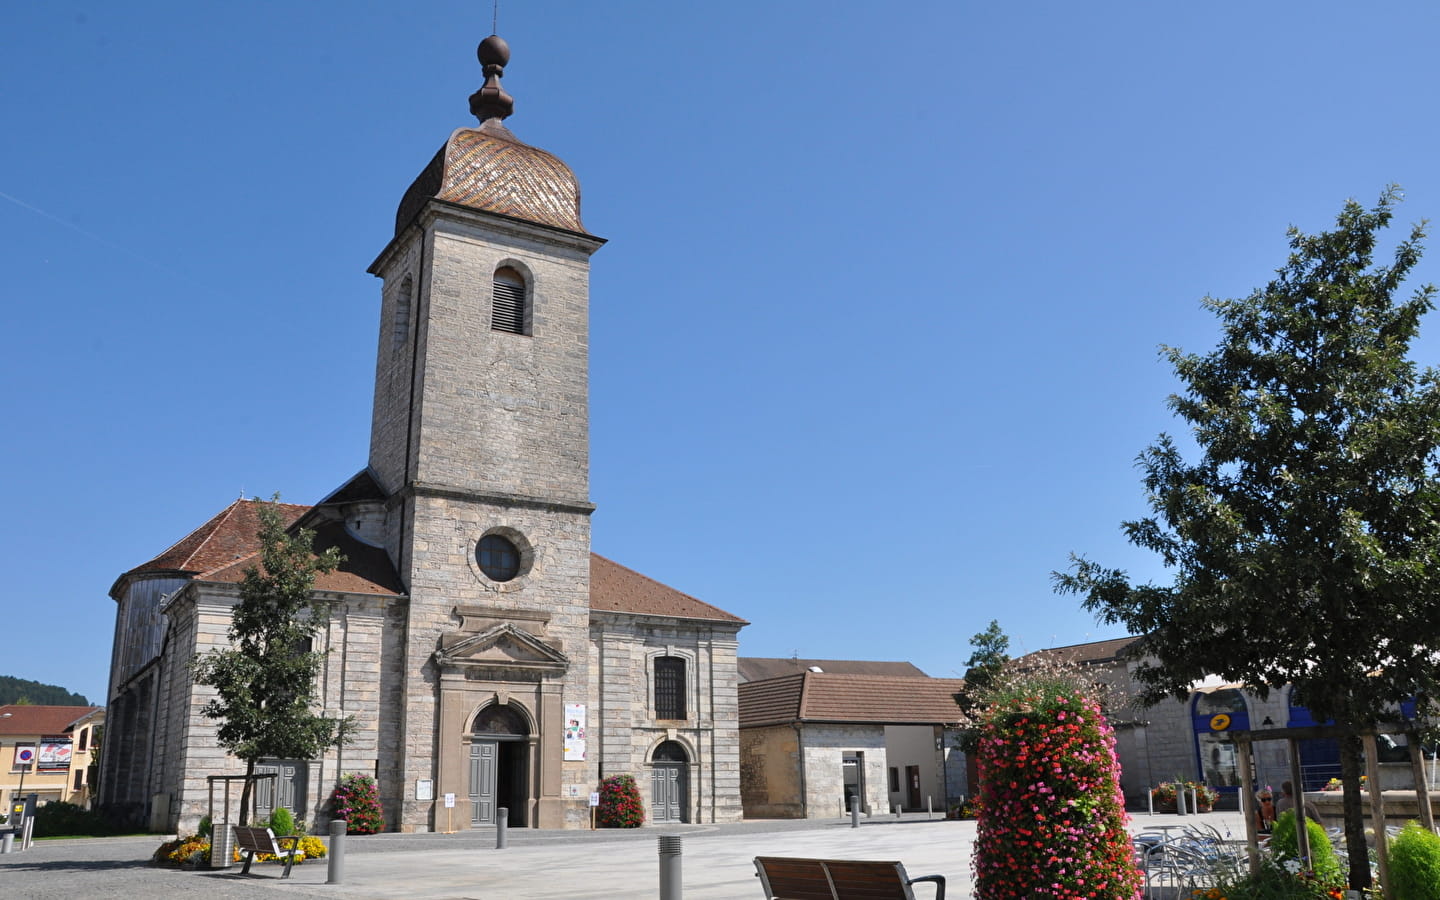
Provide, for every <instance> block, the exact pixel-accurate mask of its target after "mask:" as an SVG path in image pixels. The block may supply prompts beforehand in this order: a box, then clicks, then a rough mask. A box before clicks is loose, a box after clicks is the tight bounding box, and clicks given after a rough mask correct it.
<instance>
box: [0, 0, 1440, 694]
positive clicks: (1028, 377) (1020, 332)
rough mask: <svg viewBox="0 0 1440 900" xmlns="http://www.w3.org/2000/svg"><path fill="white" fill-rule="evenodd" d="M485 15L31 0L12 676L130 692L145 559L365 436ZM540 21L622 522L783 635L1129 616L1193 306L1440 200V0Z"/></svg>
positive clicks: (1033, 645)
mask: <svg viewBox="0 0 1440 900" xmlns="http://www.w3.org/2000/svg"><path fill="white" fill-rule="evenodd" d="M490 25H491V5H490V4H488V3H484V2H478V3H476V2H472V3H456V2H447V0H427V2H424V3H399V2H393V3H380V2H367V3H339V2H332V0H324V2H289V3H279V2H249V3H231V4H215V3H195V2H184V3H182V2H155V0H132V2H129V3H124V4H115V3H100V2H81V0H47V2H45V3H6V4H4V5H3V9H0V83H3V85H4V91H3V92H0V248H3V250H0V254H3V255H0V259H3V263H4V265H3V270H4V280H3V295H0V296H3V300H4V323H5V324H4V329H3V333H4V335H5V336H6V338H7V340H6V342H5V343H6V345H7V346H6V352H5V353H4V354H3V356H0V360H3V362H0V366H3V369H0V371H3V377H4V390H3V392H0V414H3V418H0V421H3V422H4V439H3V441H0V464H3V467H4V472H5V474H6V476H7V477H6V482H7V490H6V492H5V493H6V500H7V507H8V514H7V515H5V516H3V518H0V523H3V524H0V529H3V530H0V547H3V551H0V552H3V559H4V562H5V569H6V571H7V584H6V590H5V592H4V597H5V599H4V603H3V608H0V635H3V638H4V647H5V650H4V662H3V664H0V674H10V675H15V676H19V677H23V678H32V679H36V680H40V681H46V682H52V683H59V684H62V685H64V686H66V687H68V688H70V689H72V690H76V691H79V692H81V693H83V694H85V695H86V696H88V697H89V698H90V699H91V700H92V701H103V699H104V695H105V684H106V678H107V671H108V666H109V659H110V649H111V641H112V633H113V621H114V603H113V601H112V600H111V599H109V597H108V596H107V591H108V589H109V588H110V586H111V584H112V583H113V582H114V580H115V579H116V577H117V576H119V575H120V574H121V573H122V572H124V571H125V570H126V569H128V568H131V567H133V566H135V565H138V564H140V563H142V562H144V561H146V560H148V559H150V558H151V557H153V556H155V555H156V554H158V553H159V552H161V551H162V550H164V549H166V548H167V547H168V546H169V545H170V544H172V543H174V542H175V541H177V540H179V539H180V538H182V537H183V536H185V534H187V533H188V532H189V531H191V530H192V529H194V528H195V527H197V526H199V525H200V524H201V523H203V522H204V521H205V520H206V519H207V518H209V517H210V516H211V515H213V514H214V513H216V512H217V511H219V510H220V509H222V508H223V507H224V506H225V505H227V504H228V503H229V502H230V501H231V500H232V499H234V498H235V497H237V496H239V495H240V494H241V493H242V492H243V493H244V494H245V495H247V496H250V495H257V494H258V495H262V496H268V495H270V494H271V493H273V492H275V491H279V492H281V494H282V495H283V497H284V499H285V500H287V501H291V502H297V503H309V502H314V501H315V500H318V499H319V498H321V497H323V496H324V495H325V494H326V493H328V492H329V491H330V490H331V489H333V488H335V487H336V486H338V485H339V484H341V483H342V482H343V481H345V480H346V479H347V478H349V477H350V476H351V475H353V474H354V473H355V472H357V471H358V470H360V469H361V468H362V467H363V466H364V465H365V457H366V450H367V446H368V430H369V424H370V404H371V381H372V376H373V367H374V358H373V357H374V351H375V346H376V341H377V337H376V336H377V327H378V324H377V316H378V307H379V283H378V281H376V280H375V279H374V278H373V277H371V276H370V275H367V274H366V273H365V269H366V266H367V265H368V264H369V263H370V262H371V260H373V259H374V257H375V256H376V255H377V254H378V253H379V251H380V250H381V249H382V248H383V247H384V245H385V243H386V241H387V239H388V237H389V236H390V234H391V231H392V228H393V217H394V213H395V208H396V205H397V203H398V202H399V200H400V197H401V194H402V193H403V191H404V190H405V188H406V186H407V185H408V184H409V183H410V181H411V180H412V179H413V178H414V177H415V175H416V174H418V173H419V171H420V169H421V168H422V167H423V166H424V165H425V163H426V162H427V161H428V160H429V159H430V157H431V155H432V154H433V153H434V152H435V150H436V149H437V148H438V147H439V146H440V145H441V143H442V142H443V141H444V140H445V138H446V137H447V136H448V135H449V133H450V131H451V130H452V129H454V128H456V127H461V126H465V125H469V124H472V123H473V121H474V120H473V119H472V118H471V117H470V116H469V114H468V111H467V100H466V98H467V97H468V95H469V94H470V92H472V91H474V90H475V89H476V88H477V87H479V85H480V83H481V75H480V69H479V66H478V64H477V63H476V61H475V57H474V48H475V45H476V43H478V41H479V40H480V39H481V38H483V37H484V36H485V35H486V34H488V33H489V32H490ZM499 30H500V32H501V34H502V35H503V36H504V37H505V38H506V39H507V40H508V41H509V43H510V46H511V49H512V53H513V56H512V60H511V64H510V66H509V68H508V69H507V71H506V75H505V79H504V84H505V87H506V89H507V90H508V91H509V92H510V93H511V94H513V95H514V96H515V98H516V113H515V115H514V116H513V117H512V118H511V119H510V120H509V122H508V123H507V124H509V125H510V126H511V128H512V130H513V131H514V132H515V133H516V134H517V135H519V136H520V137H521V139H523V140H525V141H527V142H530V143H533V144H535V145H537V146H540V147H543V148H545V149H547V150H550V151H551V152H554V153H556V154H557V155H559V156H560V157H561V158H563V159H565V160H566V161H567V162H568V163H569V164H570V165H571V166H572V167H573V168H574V169H575V171H576V173H577V174H578V175H579V177H580V180H581V184H582V185H583V189H584V208H583V213H584V219H585V224H586V226H587V227H588V228H589V230H590V231H592V232H593V233H595V234H598V235H600V236H602V237H605V238H608V239H609V241H610V243H609V244H608V245H606V246H605V247H604V248H603V249H602V250H601V251H600V252H599V253H598V254H597V255H596V256H595V257H594V260H593V280H592V294H591V323H592V342H593V343H592V348H591V350H592V355H591V363H592V383H591V426H592V434H591V453H592V456H591V473H592V483H591V489H592V499H593V500H594V501H595V502H596V504H597V505H598V511H597V512H596V513H595V517H594V522H593V525H594V548H595V550H596V551H597V552H599V553H602V554H604V555H606V556H609V557H611V558H613V559H615V560H617V561H619V562H621V563H624V564H625V565H628V566H630V567H632V568H635V569H638V570H640V571H642V572H644V573H646V574H648V575H650V576H652V577H654V578H657V579H659V580H661V581H663V582H666V583H667V584H670V585H673V586H674V587H676V588H679V589H680V590H683V591H685V592H687V593H690V594H694V595H695V596H698V597H700V598H702V599H704V600H706V601H709V602H711V603H713V604H716V605H718V606H720V607H722V608H724V609H727V610H730V611H732V612H734V613H736V614H738V615H741V616H743V617H745V618H746V619H749V620H750V621H751V622H752V623H753V624H752V625H750V626H749V627H747V628H745V629H744V630H743V631H742V632H741V652H742V653H743V654H745V655H751V656H790V655H792V654H798V655H800V656H804V657H835V658H865V659H906V660H911V661H913V662H914V663H916V664H917V665H919V666H920V667H921V668H923V669H925V670H926V671H927V672H929V673H930V674H932V675H951V674H954V673H956V672H959V671H963V668H964V660H965V658H966V657H967V656H968V655H969V650H970V648H969V645H968V642H969V638H970V636H971V635H973V634H975V633H976V632H977V631H980V630H982V629H983V628H984V627H985V625H986V624H987V623H988V622H989V621H990V619H992V618H994V619H998V620H999V622H1000V624H1001V626H1002V628H1004V630H1005V631H1006V632H1007V633H1009V634H1010V635H1011V637H1012V639H1013V641H1014V644H1013V650H1014V651H1016V652H1019V651H1025V650H1035V649H1040V648H1042V647H1047V646H1054V645H1057V644H1067V643H1075V642H1080V641H1086V640H1098V639H1101V638H1108V637H1115V636H1118V635H1119V634H1120V632H1119V631H1118V630H1117V629H1115V628H1114V627H1110V626H1103V625H1099V624H1097V623H1096V622H1095V621H1094V620H1093V619H1092V617H1091V616H1090V615H1089V614H1087V613H1085V612H1084V611H1083V610H1081V609H1079V608H1078V606H1077V604H1076V602H1075V601H1074V600H1073V599H1072V598H1065V597H1058V596H1056V595H1054V594H1053V593H1052V591H1051V588H1050V572H1051V571H1052V570H1055V569H1058V568H1063V567H1064V566H1065V565H1066V562H1067V555H1068V554H1069V553H1070V552H1072V551H1077V552H1084V553H1087V554H1089V555H1090V556H1092V557H1093V558H1095V559H1097V560H1099V561H1102V562H1105V563H1107V564H1113V565H1119V566H1121V567H1124V568H1127V569H1129V570H1130V571H1131V572H1132V573H1134V574H1136V575H1138V576H1140V577H1142V578H1152V577H1162V578H1163V577H1164V572H1163V570H1162V569H1160V568H1159V567H1158V565H1157V563H1156V562H1155V561H1154V560H1153V559H1152V558H1150V557H1149V556H1146V555H1144V554H1141V553H1140V552H1139V551H1135V550H1133V549H1131V548H1129V547H1128V545H1126V544H1125V542H1124V540H1123V538H1122V537H1121V535H1120V533H1119V527H1118V526H1119V523H1120V522H1121V520H1123V519H1125V518H1127V517H1134V516H1136V515H1139V514H1142V513H1143V512H1144V511H1145V508H1146V507H1145V504H1144V497H1143V494H1142V490H1141V487H1140V484H1139V480H1138V476H1137V473H1136V471H1135V470H1134V467H1133V462H1134V458H1135V456H1136V454H1137V453H1138V452H1139V451H1140V450H1141V449H1143V448H1144V447H1145V446H1146V445H1147V444H1148V443H1149V442H1150V441H1152V440H1153V439H1154V438H1155V436H1156V435H1157V434H1158V433H1159V432H1161V431H1162V430H1167V429H1171V430H1173V429H1176V427H1177V423H1176V422H1175V421H1174V420H1173V419H1172V418H1171V416H1170V415H1169V413H1168V411H1167V408H1166V406H1165V401H1166V397H1167V396H1168V394H1169V393H1171V392H1172V391H1173V390H1174V389H1175V381H1174V379H1173V376H1172V374H1171V372H1170V370H1169V368H1168V367H1167V366H1166V365H1165V364H1164V363H1163V362H1162V361H1161V360H1160V359H1159V358H1158V355H1157V348H1158V346H1159V345H1160V344H1162V343H1167V344H1175V345H1179V346H1182V347H1185V348H1186V349H1191V350H1204V349H1207V348H1209V347H1210V346H1212V345H1213V344H1214V342H1215V340H1216V337H1217V329H1216V325H1215V321H1214V319H1213V318H1212V317H1211V316H1210V315H1209V314H1207V313H1205V312H1204V311H1203V310H1202V309H1201V308H1200V305H1199V301H1200V298H1201V297H1203V296H1204V295H1206V294H1207V293H1208V294H1213V295H1215V296H1237V295H1242V294H1245V293H1248V292H1249V291H1250V290H1251V289H1252V288H1254V287H1257V286H1260V285H1262V284H1263V283H1264V282H1265V281H1266V280H1267V279H1268V277H1269V276H1270V274H1271V273H1272V271H1273V270H1274V269H1275V268H1276V267H1277V266H1279V265H1280V264H1281V263H1282V262H1283V260H1284V255H1285V252H1286V247H1285V234H1284V232H1285V228H1286V226H1287V225H1289V224H1292V223H1293V224H1295V225H1298V226H1300V227H1301V228H1304V229H1306V230H1312V231H1313V230H1318V229H1321V228H1325V227H1327V226H1328V225H1329V224H1330V223H1331V222H1332V221H1333V218H1334V215H1335V213H1336V212H1338V210H1339V209H1340V206H1341V205H1342V204H1343V202H1344V201H1345V200H1346V199H1347V198H1350V197H1355V198H1357V199H1360V200H1362V201H1365V202H1367V203H1369V202H1373V201H1374V200H1375V198H1376V197H1378V195H1379V194H1380V191H1381V189H1382V188H1383V187H1384V185H1386V184H1387V183H1390V182H1398V183H1400V184H1401V185H1402V186H1403V187H1404V188H1405V190H1406V194H1407V201H1406V203H1405V204H1404V205H1403V206H1402V207H1401V209H1400V216H1399V221H1400V222H1401V223H1402V224H1403V223H1408V222H1410V221H1414V220H1418V219H1420V218H1424V217H1427V216H1428V217H1436V216H1440V157H1437V152H1436V148H1437V144H1440V140H1437V139H1440V115H1437V105H1440V90H1437V87H1440V85H1437V74H1436V73H1437V67H1436V56H1435V49H1434V41H1435V36H1436V34H1437V33H1440V6H1437V5H1435V4H1433V3H1419V2H1416V3H1384V4H1363V5H1362V4H1355V3H1348V2H1347V3H1339V2H1313V0H1312V2H1303V3H1301V2H1274V3H1226V2H1221V3H1207V4H1172V3H1139V2H1133V3H1101V4H1075V3H1058V2H1054V3H1041V4H1034V3H1031V4H1017V3H983V4H982V3H973V2H956V0H944V2H910V3H873V2H871V3H850V2H836V0H829V2H819V0H815V2H809V0H806V2H785V0H767V2H759V0H745V2H727V3H705V4H701V3H676V2H674V0H664V2H662V0H654V2H627V0H616V2H610V3H593V2H592V3H579V2H539V0H529V2H527V0H505V2H504V3H502V4H501V8H500V10H499ZM1401 230H1402V229H1398V228H1397V229H1395V230H1394V231H1395V235H1396V236H1398V234H1399V232H1400V231H1401ZM1437 260H1440V250H1437V251H1436V256H1435V258H1434V259H1432V260H1428V261H1427V262H1425V263H1424V264H1423V265H1422V267H1421V270H1420V275H1421V279H1422V280H1440V275H1437V274H1436V273H1437V271H1440V262H1437ZM1430 328H1431V330H1430V332H1429V333H1428V335H1427V336H1426V337H1425V339H1424V340H1423V342H1422V343H1421V344H1419V345H1418V346H1417V348H1416V350H1417V353H1416V356H1417V358H1418V359H1419V360H1420V361H1421V362H1423V363H1425V364H1430V363H1433V362H1434V361H1435V358H1436V355H1437V348H1440V329H1437V328H1436V327H1435V323H1434V322H1433V321H1432V322H1431V323H1430ZM1277 615H1283V611H1277Z"/></svg>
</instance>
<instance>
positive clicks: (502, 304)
mask: <svg viewBox="0 0 1440 900" xmlns="http://www.w3.org/2000/svg"><path fill="white" fill-rule="evenodd" d="M494 291H495V297H494V304H493V306H492V308H491V311H490V329H491V330H492V331H504V332H508V333H510V334H526V333H527V332H526V331H525V279H524V278H523V277H522V276H521V275H520V273H519V272H517V271H515V270H514V269H512V268H510V267H509V266H505V267H503V268H500V269H496V270H495V289H494Z"/></svg>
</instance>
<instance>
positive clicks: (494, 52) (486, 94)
mask: <svg viewBox="0 0 1440 900" xmlns="http://www.w3.org/2000/svg"><path fill="white" fill-rule="evenodd" d="M475 55H476V56H477V57H479V59H480V65H481V66H482V67H483V68H484V71H485V85H484V87H482V88H480V90H478V91H476V92H475V93H473V94H471V95H470V112H471V114H472V115H474V116H475V118H477V119H479V120H480V121H481V122H482V123H483V122H484V121H485V120H486V119H503V118H505V117H506V116H508V115H510V114H511V113H513V112H514V111H515V98H514V97H511V96H510V95H509V94H507V93H505V89H504V88H503V87H501V86H500V76H501V75H504V74H505V65H506V64H507V63H509V62H510V45H509V44H507V43H505V39H504V38H502V37H500V36H499V35H498V34H492V35H490V36H489V37H487V38H486V39H485V40H483V41H481V42H480V46H479V48H477V49H476V51H475Z"/></svg>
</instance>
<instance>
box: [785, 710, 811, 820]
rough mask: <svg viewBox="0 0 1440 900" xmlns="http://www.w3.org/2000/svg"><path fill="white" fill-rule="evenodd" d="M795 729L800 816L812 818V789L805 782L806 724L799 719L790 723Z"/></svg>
mask: <svg viewBox="0 0 1440 900" xmlns="http://www.w3.org/2000/svg"><path fill="white" fill-rule="evenodd" d="M790 727H791V728H793V729H795V762H796V765H797V767H798V768H799V770H800V818H802V819H808V818H810V790H809V787H808V786H807V785H806V784H805V726H804V725H803V724H801V722H800V720H799V719H796V720H795V721H794V722H791V723H790Z"/></svg>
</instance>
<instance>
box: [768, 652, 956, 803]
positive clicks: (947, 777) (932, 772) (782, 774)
mask: <svg viewBox="0 0 1440 900" xmlns="http://www.w3.org/2000/svg"><path fill="white" fill-rule="evenodd" d="M811 662H819V661H811ZM825 662H829V663H830V668H831V669H844V668H850V666H847V665H845V663H844V661H837V660H828V661H825ZM867 665H871V666H873V665H876V664H873V663H872V664H865V663H855V665H854V668H861V669H863V668H865V667H866V666H867ZM879 665H881V666H885V667H900V666H908V665H909V664H908V663H883V664H879ZM823 668H824V666H822V665H812V666H809V667H807V668H806V669H805V670H803V671H800V672H796V673H793V674H786V675H779V676H776V677H773V678H766V679H761V680H756V681H745V682H742V683H741V684H740V759H741V766H740V791H741V799H742V802H743V804H744V807H745V814H746V815H747V816H756V817H762V818H766V817H777V818H806V817H824V816H834V815H839V814H841V813H842V811H843V810H845V809H848V806H849V804H850V803H851V802H852V800H854V799H856V798H858V800H859V802H860V803H861V805H862V807H863V808H864V810H865V811H866V812H875V811H882V812H888V811H890V810H892V809H903V810H912V811H915V810H925V809H933V810H937V811H943V810H945V809H947V808H948V806H949V805H950V803H951V802H952V801H956V800H958V799H959V798H960V797H961V796H963V795H964V793H965V777H966V775H965V757H964V754H962V753H961V752H960V750H959V748H958V746H957V738H958V729H959V728H960V727H961V726H962V725H963V724H965V716H964V714H963V713H962V712H961V710H960V706H959V704H958V703H957V702H956V694H957V693H959V691H960V690H961V689H962V688H963V687H964V685H965V682H964V680H963V679H959V678H929V677H926V676H925V675H923V674H920V675H906V674H870V673H867V672H839V671H830V670H825V671H816V670H817V669H823ZM910 668H912V669H913V668H914V667H913V666H911V667H910ZM916 671H918V670H916Z"/></svg>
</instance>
